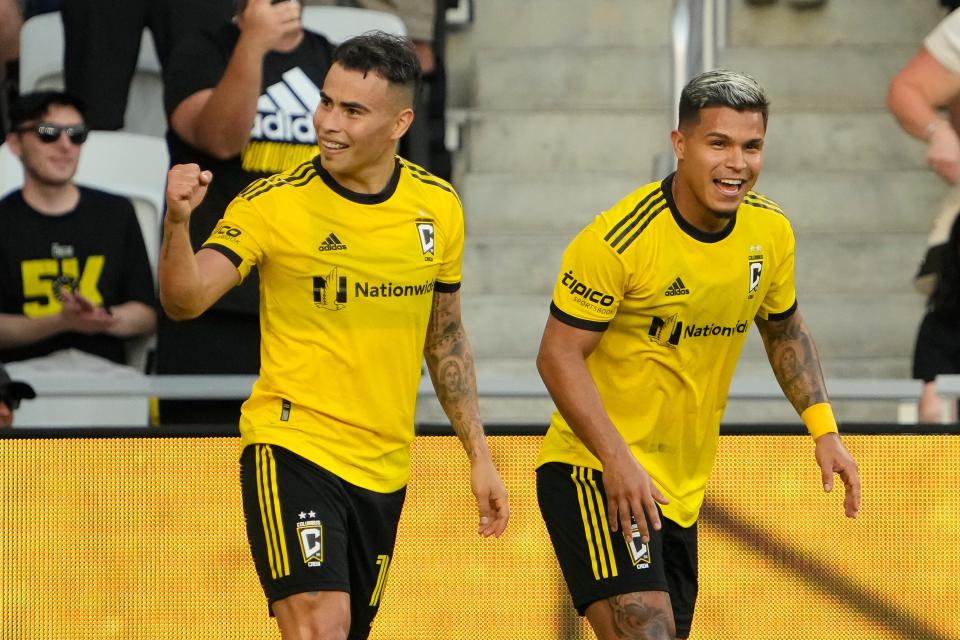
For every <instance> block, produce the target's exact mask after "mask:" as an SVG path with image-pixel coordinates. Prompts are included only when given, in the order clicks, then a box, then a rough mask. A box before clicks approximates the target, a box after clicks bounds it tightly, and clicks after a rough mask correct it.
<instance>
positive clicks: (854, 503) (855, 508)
mask: <svg viewBox="0 0 960 640" xmlns="http://www.w3.org/2000/svg"><path fill="white" fill-rule="evenodd" d="M814 455H815V456H816V458H817V464H818V465H820V475H821V476H822V478H823V490H824V491H825V492H826V493H830V492H831V491H833V474H835V473H836V474H838V475H839V476H840V479H841V480H843V486H844V488H845V491H846V494H845V496H844V498H843V509H844V511H845V512H846V514H847V517H848V518H856V517H857V514H859V513H860V471H859V469H858V468H857V462H856V461H855V460H854V459H853V456H852V455H850V452H849V451H847V448H846V447H845V446H844V445H843V442H841V441H840V436H839V435H838V434H836V433H827V434H825V435H822V436H820V437H819V438H817V441H816V452H815V454H814Z"/></svg>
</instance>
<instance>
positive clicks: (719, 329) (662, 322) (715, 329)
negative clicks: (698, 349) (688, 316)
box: [647, 313, 750, 349]
mask: <svg viewBox="0 0 960 640" xmlns="http://www.w3.org/2000/svg"><path fill="white" fill-rule="evenodd" d="M677 315H678V314H676V313H675V314H673V315H672V316H670V317H669V318H666V319H664V318H657V317H654V318H653V319H652V320H651V321H650V330H649V331H648V332H647V336H648V337H649V338H650V339H651V340H652V341H654V342H656V343H657V344H659V345H661V346H664V347H668V348H670V349H676V348H677V345H679V344H680V338H709V337H716V338H732V337H733V336H735V335H738V334H743V333H746V332H747V330H748V329H749V328H750V323H748V322H747V321H746V320H741V321H740V322H738V323H737V324H735V325H724V324H713V323H709V322H708V323H706V324H691V325H687V326H684V324H683V321H682V320H678V319H677Z"/></svg>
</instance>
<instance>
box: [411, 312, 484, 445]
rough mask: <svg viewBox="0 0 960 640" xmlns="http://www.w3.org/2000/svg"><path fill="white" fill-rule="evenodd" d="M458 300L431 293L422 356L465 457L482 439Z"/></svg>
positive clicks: (468, 348) (468, 349)
mask: <svg viewBox="0 0 960 640" xmlns="http://www.w3.org/2000/svg"><path fill="white" fill-rule="evenodd" d="M458 305H459V296H455V295H452V294H442V293H435V294H434V299H433V309H432V310H431V314H430V324H429V326H428V328H427V340H426V344H425V345H424V349H423V353H424V357H425V358H426V361H427V368H428V369H429V371H430V377H431V379H432V380H433V386H434V388H435V389H436V391H437V398H438V399H439V400H440V405H441V406H442V407H443V409H444V411H445V412H446V413H447V417H449V418H450V422H451V424H452V425H453V428H454V431H456V433H457V436H458V437H459V438H460V440H461V442H462V443H463V447H464V449H465V450H466V452H467V454H468V455H472V454H473V452H474V451H475V444H476V439H478V438H480V439H482V438H483V427H482V425H481V423H480V412H479V409H478V402H477V385H476V373H475V371H474V364H473V352H472V351H471V349H470V343H469V342H468V341H467V334H466V332H465V331H464V328H463V323H462V322H461V321H460V318H459V313H456V309H457V307H458Z"/></svg>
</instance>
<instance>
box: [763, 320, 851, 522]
mask: <svg viewBox="0 0 960 640" xmlns="http://www.w3.org/2000/svg"><path fill="white" fill-rule="evenodd" d="M756 321H757V329H759V330H760V336H761V337H762V338H763V346H764V347H766V350H767V358H769V360H770V366H771V367H773V373H774V375H776V377H777V382H779V383H780V388H781V389H783V393H784V395H785V396H786V397H787V400H789V401H790V404H792V405H793V408H794V409H796V411H797V413H798V414H800V415H801V416H803V414H804V411H806V410H807V409H809V408H810V407H812V406H813V405H817V404H821V403H827V402H829V399H828V398H827V385H826V384H825V383H824V381H823V372H822V371H821V369H820V357H819V356H818V355H817V348H816V346H815V345H814V344H813V337H812V336H811V335H810V330H809V329H808V328H807V325H806V323H805V322H804V321H803V316H801V315H800V312H799V311H794V313H793V314H791V315H790V316H789V317H787V318H784V319H783V320H763V319H762V318H759V317H758V318H757V319H756ZM815 455H816V459H817V464H818V465H820V474H821V478H822V480H823V490H824V491H826V492H828V493H829V492H830V491H832V490H833V474H834V473H837V474H839V475H840V478H841V479H842V480H843V484H844V486H845V487H846V496H845V499H844V510H845V511H846V514H847V516H848V517H851V518H854V517H856V516H857V513H858V512H859V510H860V472H859V470H858V468H857V463H856V462H855V461H854V459H853V456H851V455H850V452H849V451H847V448H846V447H845V446H844V445H843V443H842V442H841V441H840V436H839V434H837V433H835V432H833V433H826V434H824V435H822V436H819V437H818V438H817V439H816V454H815Z"/></svg>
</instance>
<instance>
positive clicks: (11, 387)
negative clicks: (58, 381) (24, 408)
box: [0, 362, 37, 428]
mask: <svg viewBox="0 0 960 640" xmlns="http://www.w3.org/2000/svg"><path fill="white" fill-rule="evenodd" d="M36 397H37V393H36V392H35V391H34V390H33V387H31V386H30V385H29V384H27V383H26V382H21V381H19V380H11V379H10V374H8V373H7V370H6V368H4V366H3V363H2V362H0V428H3V427H12V426H13V412H14V411H16V410H17V409H19V408H20V401H21V400H24V399H27V400H29V399H31V398H36Z"/></svg>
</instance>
